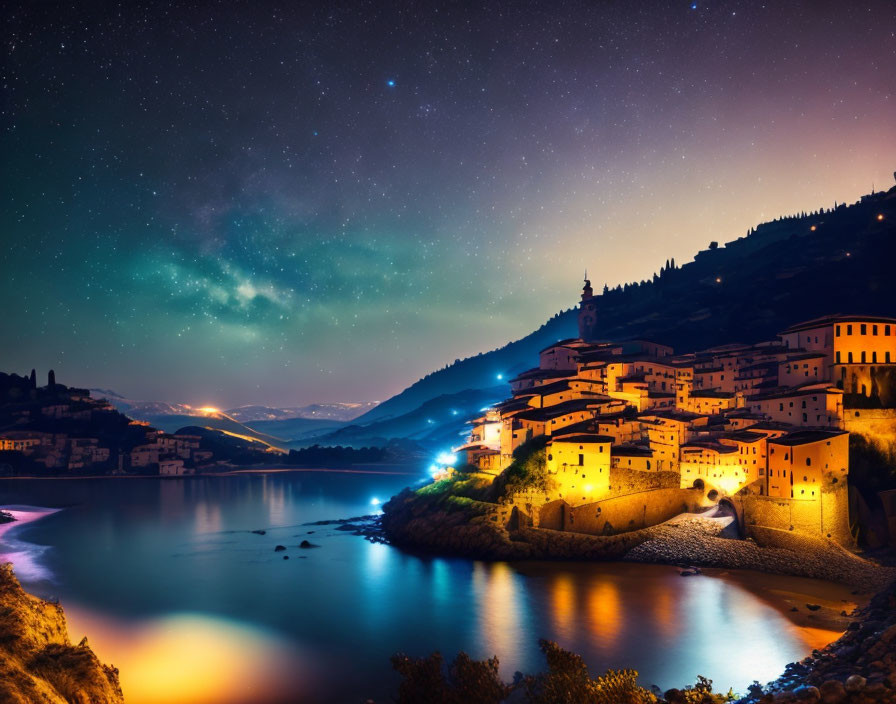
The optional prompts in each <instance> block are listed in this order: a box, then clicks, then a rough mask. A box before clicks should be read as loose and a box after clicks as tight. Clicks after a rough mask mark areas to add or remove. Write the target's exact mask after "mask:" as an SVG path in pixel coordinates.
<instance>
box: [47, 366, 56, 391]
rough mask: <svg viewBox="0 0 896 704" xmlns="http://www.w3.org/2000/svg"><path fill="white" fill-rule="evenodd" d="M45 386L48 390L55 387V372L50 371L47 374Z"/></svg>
mask: <svg viewBox="0 0 896 704" xmlns="http://www.w3.org/2000/svg"><path fill="white" fill-rule="evenodd" d="M47 386H49V387H50V390H52V389H53V388H55V386H56V372H54V371H53V370H52V369H51V370H50V371H49V372H48V373H47Z"/></svg>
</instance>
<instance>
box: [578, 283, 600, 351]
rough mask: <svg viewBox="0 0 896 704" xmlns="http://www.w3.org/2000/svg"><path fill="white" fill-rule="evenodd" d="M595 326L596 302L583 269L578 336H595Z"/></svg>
mask: <svg viewBox="0 0 896 704" xmlns="http://www.w3.org/2000/svg"><path fill="white" fill-rule="evenodd" d="M596 326H597V303H596V302H595V300H594V289H593V288H591V281H590V280H589V279H588V270H587V269H586V270H585V285H584V286H583V287H582V302H581V303H580V304H579V337H580V338H582V339H583V340H593V339H594V338H595V328H596Z"/></svg>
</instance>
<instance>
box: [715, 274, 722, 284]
mask: <svg viewBox="0 0 896 704" xmlns="http://www.w3.org/2000/svg"><path fill="white" fill-rule="evenodd" d="M716 283H717V284H720V283H722V277H721V276H717V277H716Z"/></svg>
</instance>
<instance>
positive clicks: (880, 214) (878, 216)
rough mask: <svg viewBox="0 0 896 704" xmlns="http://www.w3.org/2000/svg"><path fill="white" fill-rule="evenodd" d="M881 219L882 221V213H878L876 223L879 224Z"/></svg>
mask: <svg viewBox="0 0 896 704" xmlns="http://www.w3.org/2000/svg"><path fill="white" fill-rule="evenodd" d="M883 219H884V214H883V213H878V214H877V220H878V222H880V221H881V220H883Z"/></svg>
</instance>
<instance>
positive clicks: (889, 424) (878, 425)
mask: <svg viewBox="0 0 896 704" xmlns="http://www.w3.org/2000/svg"><path fill="white" fill-rule="evenodd" d="M843 429H844V430H848V431H849V432H850V433H856V434H858V435H864V436H865V437H866V438H867V439H868V440H869V441H870V442H873V443H874V444H876V445H878V446H879V447H880V448H881V449H883V450H887V449H896V447H894V446H896V408H844V409H843Z"/></svg>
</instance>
